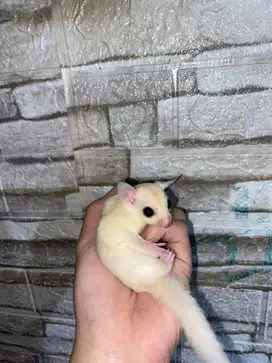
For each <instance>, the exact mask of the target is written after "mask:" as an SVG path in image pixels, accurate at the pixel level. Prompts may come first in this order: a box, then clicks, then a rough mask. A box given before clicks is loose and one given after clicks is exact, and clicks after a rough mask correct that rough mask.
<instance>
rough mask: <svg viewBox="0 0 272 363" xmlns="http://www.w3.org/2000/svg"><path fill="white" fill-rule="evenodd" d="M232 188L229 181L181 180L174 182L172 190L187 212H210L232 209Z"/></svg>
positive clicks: (179, 203) (179, 204)
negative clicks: (201, 181)
mask: <svg viewBox="0 0 272 363" xmlns="http://www.w3.org/2000/svg"><path fill="white" fill-rule="evenodd" d="M260 183H261V182H260ZM230 188H231V185H230V184H229V183H226V184H222V183H189V182H188V183H186V182H180V183H176V184H174V185H173V186H172V187H171V191H172V192H173V193H174V195H175V197H176V198H178V206H179V207H181V208H184V209H186V211H187V212H210V211H226V210H230V209H231V206H230ZM234 199H235V197H233V200H234Z"/></svg>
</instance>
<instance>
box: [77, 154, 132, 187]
mask: <svg viewBox="0 0 272 363" xmlns="http://www.w3.org/2000/svg"><path fill="white" fill-rule="evenodd" d="M75 162H76V177H77V181H78V184H79V185H88V184H89V185H113V184H115V183H118V182H119V181H122V180H123V181H124V180H125V179H127V177H128V176H129V153H128V151H126V150H124V149H85V150H80V151H76V152H75Z"/></svg>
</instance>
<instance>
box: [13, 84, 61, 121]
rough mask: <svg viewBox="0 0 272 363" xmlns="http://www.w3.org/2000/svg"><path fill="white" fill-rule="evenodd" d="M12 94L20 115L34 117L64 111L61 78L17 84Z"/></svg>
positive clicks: (27, 117)
mask: <svg viewBox="0 0 272 363" xmlns="http://www.w3.org/2000/svg"><path fill="white" fill-rule="evenodd" d="M13 95H14V97H15V100H16V103H17V105H18V107H19V111H20V113H21V115H22V117H24V118H26V119H33V120H34V119H36V118H40V117H45V116H51V115H55V114H58V113H64V112H66V105H65V99H64V86H63V82H62V80H53V81H46V82H40V83H32V84H28V85H24V86H19V87H17V88H15V89H14V91H13Z"/></svg>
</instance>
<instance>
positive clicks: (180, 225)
mask: <svg viewBox="0 0 272 363" xmlns="http://www.w3.org/2000/svg"><path fill="white" fill-rule="evenodd" d="M143 238H144V239H146V240H149V241H153V242H158V241H160V240H162V241H163V242H166V243H167V248H170V249H171V250H173V251H174V252H175V254H176V259H175V262H174V266H173V273H174V274H175V275H178V276H182V277H184V276H185V277H186V278H188V279H190V277H191V272H192V256H191V246H190V240H189V235H188V228H187V225H186V223H184V220H177V219H174V220H173V223H172V224H171V225H170V226H169V227H168V228H162V227H157V226H148V227H146V228H145V230H144V232H143Z"/></svg>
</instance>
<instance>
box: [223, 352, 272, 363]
mask: <svg viewBox="0 0 272 363" xmlns="http://www.w3.org/2000/svg"><path fill="white" fill-rule="evenodd" d="M230 361H231V363H269V358H268V356H267V355H265V354H260V353H249V354H230Z"/></svg>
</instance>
